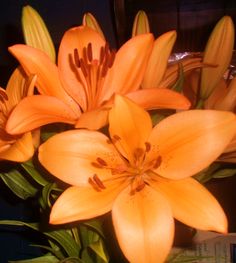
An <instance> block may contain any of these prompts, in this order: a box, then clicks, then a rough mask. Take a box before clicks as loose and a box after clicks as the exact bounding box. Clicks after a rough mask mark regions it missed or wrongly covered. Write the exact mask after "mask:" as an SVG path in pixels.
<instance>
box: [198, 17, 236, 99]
mask: <svg viewBox="0 0 236 263" xmlns="http://www.w3.org/2000/svg"><path fill="white" fill-rule="evenodd" d="M233 48H234V22H233V20H232V18H231V17H230V16H223V17H222V18H221V19H220V20H219V21H218V23H217V24H216V25H215V27H214V29H213V31H212V33H211V35H210V37H209V39H208V41H207V45H206V48H205V50H204V57H203V62H204V63H212V64H215V65H217V66H216V67H206V68H203V69H202V74H201V82H200V86H201V88H200V93H201V94H200V95H201V98H202V99H204V100H205V99H207V98H208V97H209V95H210V94H211V93H212V91H213V90H214V88H215V87H216V85H217V83H218V82H219V80H220V79H221V78H222V77H223V75H224V73H225V72H226V70H227V68H228V66H229V63H230V60H231V58H232V53H233ZM219 54H224V55H223V56H219Z"/></svg>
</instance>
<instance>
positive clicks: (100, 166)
mask: <svg viewBox="0 0 236 263" xmlns="http://www.w3.org/2000/svg"><path fill="white" fill-rule="evenodd" d="M91 165H92V166H93V167H95V168H103V166H102V165H101V164H99V163H95V162H91Z"/></svg>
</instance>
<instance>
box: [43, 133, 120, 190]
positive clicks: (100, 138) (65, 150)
mask: <svg viewBox="0 0 236 263" xmlns="http://www.w3.org/2000/svg"><path fill="white" fill-rule="evenodd" d="M39 161H40V162H41V164H42V165H43V166H44V167H45V168H46V169H47V170H48V171H49V172H51V173H52V174H53V175H55V176H56V177H57V178H59V179H60V180H62V181H64V182H66V183H69V184H71V185H77V186H82V185H88V184H89V180H90V179H91V178H93V177H94V175H96V176H97V177H98V178H99V179H100V181H103V182H104V183H105V181H104V180H108V179H109V178H113V179H115V175H114V174H112V172H113V171H114V170H116V169H117V168H121V167H124V163H123V161H122V160H121V158H120V155H119V154H118V153H117V151H116V149H115V148H114V146H113V144H111V142H109V139H108V137H106V136H105V135H104V134H102V133H99V132H96V131H88V130H71V131H66V132H62V133H59V134H56V135H55V136H53V137H51V138H50V139H48V140H47V141H46V142H45V143H43V144H42V145H41V146H40V147H39ZM58 164H60V165H58ZM118 176H120V175H118Z"/></svg>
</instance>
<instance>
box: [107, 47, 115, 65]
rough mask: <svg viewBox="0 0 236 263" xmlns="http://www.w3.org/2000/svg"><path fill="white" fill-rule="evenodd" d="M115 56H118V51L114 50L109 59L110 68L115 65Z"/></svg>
mask: <svg viewBox="0 0 236 263" xmlns="http://www.w3.org/2000/svg"><path fill="white" fill-rule="evenodd" d="M115 56H116V51H115V50H112V51H111V53H110V56H109V59H108V68H111V67H112V66H113V63H114V60H115Z"/></svg>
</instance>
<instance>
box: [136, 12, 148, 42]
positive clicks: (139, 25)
mask: <svg viewBox="0 0 236 263" xmlns="http://www.w3.org/2000/svg"><path fill="white" fill-rule="evenodd" d="M145 33H150V27H149V22H148V17H147V15H146V13H145V12H144V11H143V10H140V11H139V12H138V13H137V14H136V16H135V18H134V23H133V28H132V37H134V36H137V35H140V34H145Z"/></svg>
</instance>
